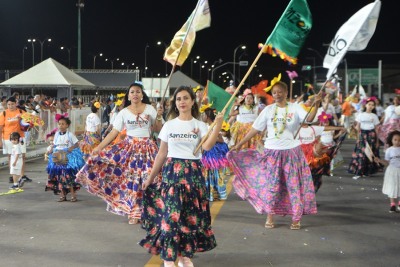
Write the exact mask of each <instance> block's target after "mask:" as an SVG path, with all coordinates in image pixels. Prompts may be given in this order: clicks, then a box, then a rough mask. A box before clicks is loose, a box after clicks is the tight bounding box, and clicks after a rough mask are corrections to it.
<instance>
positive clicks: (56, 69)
mask: <svg viewBox="0 0 400 267" xmlns="http://www.w3.org/2000/svg"><path fill="white" fill-rule="evenodd" d="M0 86H1V87H18V88H23V87H30V88H32V87H42V88H43V87H53V88H54V87H69V88H93V87H96V86H95V85H94V84H93V83H91V82H89V81H87V80H85V79H84V78H82V77H81V76H79V75H78V74H76V73H74V72H73V71H71V70H69V69H68V68H67V67H65V66H64V65H62V64H60V63H58V62H57V61H55V60H54V59H52V58H48V59H46V60H44V61H42V62H41V63H39V64H37V65H35V66H33V67H32V68H30V69H28V70H26V71H24V72H22V73H20V74H18V75H16V76H14V77H12V78H10V79H8V80H6V81H4V82H2V83H1V84H0Z"/></svg>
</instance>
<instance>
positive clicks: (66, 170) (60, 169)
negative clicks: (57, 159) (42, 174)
mask: <svg viewBox="0 0 400 267" xmlns="http://www.w3.org/2000/svg"><path fill="white" fill-rule="evenodd" d="M67 158H68V163H67V164H56V163H54V162H53V158H52V154H50V155H49V157H48V163H47V168H46V171H47V173H48V174H49V175H48V181H47V185H46V187H48V188H51V189H53V190H67V189H70V188H71V187H73V188H74V189H75V190H79V188H80V184H79V183H77V182H75V176H76V174H77V173H78V171H79V170H80V169H81V168H82V166H83V165H84V164H85V161H84V160H83V154H82V152H81V151H80V150H79V148H75V149H74V150H72V151H71V152H70V153H68V154H67Z"/></svg>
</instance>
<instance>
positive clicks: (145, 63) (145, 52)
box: [143, 44, 149, 77]
mask: <svg viewBox="0 0 400 267" xmlns="http://www.w3.org/2000/svg"><path fill="white" fill-rule="evenodd" d="M147 48H149V44H146V46H145V47H144V72H143V74H144V75H143V77H146V72H147Z"/></svg>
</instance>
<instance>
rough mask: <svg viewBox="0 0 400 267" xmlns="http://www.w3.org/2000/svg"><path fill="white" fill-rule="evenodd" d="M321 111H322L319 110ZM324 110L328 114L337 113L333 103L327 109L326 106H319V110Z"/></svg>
mask: <svg viewBox="0 0 400 267" xmlns="http://www.w3.org/2000/svg"><path fill="white" fill-rule="evenodd" d="M319 111H320V112H319ZM322 111H325V113H326V114H330V115H333V114H335V113H336V112H335V107H334V106H333V105H332V104H328V106H327V108H326V110H325V109H324V106H321V107H319V108H318V112H319V113H322Z"/></svg>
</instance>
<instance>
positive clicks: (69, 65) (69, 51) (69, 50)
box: [60, 46, 71, 68]
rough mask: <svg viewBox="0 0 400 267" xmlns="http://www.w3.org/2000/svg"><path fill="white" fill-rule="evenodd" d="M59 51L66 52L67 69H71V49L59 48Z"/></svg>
mask: <svg viewBox="0 0 400 267" xmlns="http://www.w3.org/2000/svg"><path fill="white" fill-rule="evenodd" d="M60 49H61V50H67V51H68V68H71V48H67V47H64V46H61V47H60Z"/></svg>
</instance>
